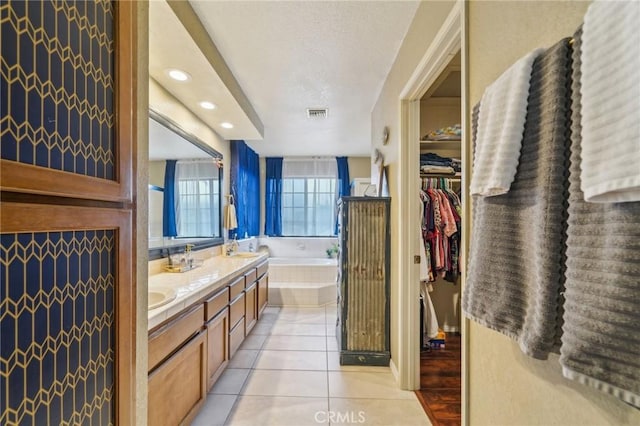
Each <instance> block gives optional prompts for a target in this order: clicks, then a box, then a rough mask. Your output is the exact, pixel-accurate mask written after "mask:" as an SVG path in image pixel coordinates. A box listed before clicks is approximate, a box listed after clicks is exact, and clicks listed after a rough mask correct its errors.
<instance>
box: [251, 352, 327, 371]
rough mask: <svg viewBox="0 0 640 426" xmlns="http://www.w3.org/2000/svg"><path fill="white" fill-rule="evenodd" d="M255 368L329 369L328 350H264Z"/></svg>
mask: <svg viewBox="0 0 640 426" xmlns="http://www.w3.org/2000/svg"><path fill="white" fill-rule="evenodd" d="M253 368H255V369H258V370H316V371H327V352H324V351H323V352H313V351H268V350H263V351H260V355H259V356H258V360H257V361H256V363H255V365H254V366H253Z"/></svg>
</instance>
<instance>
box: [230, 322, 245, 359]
mask: <svg viewBox="0 0 640 426" xmlns="http://www.w3.org/2000/svg"><path fill="white" fill-rule="evenodd" d="M243 340H244V318H242V319H241V320H240V322H239V323H238V324H236V326H235V327H234V328H233V329H232V330H231V331H230V332H229V359H231V358H232V357H233V355H234V354H235V353H236V351H237V350H238V348H239V347H240V344H241V343H242V341H243Z"/></svg>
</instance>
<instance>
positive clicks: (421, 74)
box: [397, 0, 469, 424]
mask: <svg viewBox="0 0 640 426" xmlns="http://www.w3.org/2000/svg"><path fill="white" fill-rule="evenodd" d="M465 19H466V4H465V2H464V1H462V0H458V1H456V3H455V4H454V6H453V8H452V10H451V12H450V13H449V15H448V16H447V18H446V19H445V21H444V23H443V24H442V26H441V27H440V30H439V31H438V33H437V34H436V36H435V38H434V41H433V43H432V44H431V45H430V46H429V48H428V49H427V51H426V52H425V54H424V56H423V57H422V59H421V60H420V62H419V63H418V65H417V67H416V69H415V71H414V72H413V74H412V75H411V77H410V79H409V81H408V82H407V84H406V85H405V87H404V89H403V90H402V92H401V93H400V117H401V119H400V167H399V169H400V191H399V192H400V193H401V194H402V197H401V200H400V206H399V208H400V212H399V214H400V217H401V218H402V220H401V221H400V246H399V250H400V259H401V264H400V278H399V282H400V283H401V286H400V302H399V303H400V312H403V313H404V314H403V315H401V316H400V325H399V330H402V332H401V333H399V336H400V345H399V351H398V352H399V353H398V357H397V358H398V360H399V362H398V363H397V366H398V376H399V377H398V378H399V382H400V387H401V388H402V389H408V390H416V389H419V388H420V342H419V340H420V339H419V334H420V309H419V306H418V300H419V297H420V290H419V286H418V285H417V283H418V282H419V281H420V278H419V268H418V265H416V264H414V261H413V259H414V255H416V254H417V253H419V243H418V239H417V238H416V227H415V226H414V224H416V223H419V221H420V217H419V212H418V208H417V204H416V199H417V195H418V192H419V190H420V184H419V179H418V178H417V176H419V171H420V170H419V156H420V145H419V143H418V141H419V140H420V136H421V135H420V99H421V98H422V96H423V95H424V94H425V92H426V91H427V90H428V89H429V87H430V86H431V85H432V84H433V83H434V82H435V81H436V79H437V78H438V76H439V75H440V74H441V73H442V71H443V70H444V69H445V68H446V66H447V64H448V63H449V62H450V60H451V59H452V58H453V56H454V55H455V54H456V53H457V52H458V51H459V50H461V51H462V57H463V62H462V107H461V109H462V111H461V117H462V123H461V124H462V127H463V129H465V112H464V111H465V104H466V86H465V80H466V69H465V65H466V62H465V58H466V53H465V49H466V42H465V40H464V37H463V34H464V25H465V24H464V21H465ZM463 132H464V130H463ZM464 138H465V134H463V141H464V140H465V139H464ZM462 160H463V164H467V153H466V147H465V144H464V142H463V143H462ZM462 182H463V185H464V184H465V182H466V173H465V170H463V177H462ZM463 187H464V186H463ZM463 203H464V205H465V206H468V204H469V202H468V199H466V194H465V193H464V192H463ZM465 215H466V211H465ZM465 220H467V219H465ZM463 229H464V226H463ZM464 238H465V237H464V235H463V243H462V247H461V253H463V254H464V253H465V250H466V245H465V242H464V241H465V240H464ZM465 258H466V256H462V259H461V260H462V261H464V259H465ZM462 269H463V271H462V272H463V273H462V286H463V285H464V268H462ZM462 288H463V287H462ZM466 325H467V324H466V320H465V319H463V320H462V324H461V331H462V334H463V342H462V351H463V354H462V356H463V367H462V377H463V381H462V393H463V400H462V416H463V417H462V419H463V424H465V423H466V419H465V415H466V406H465V405H466V398H465V390H466V388H467V386H466V383H465V367H464V363H465V362H466V348H467V345H466V344H465V342H464V339H465V338H466V335H467V333H466Z"/></svg>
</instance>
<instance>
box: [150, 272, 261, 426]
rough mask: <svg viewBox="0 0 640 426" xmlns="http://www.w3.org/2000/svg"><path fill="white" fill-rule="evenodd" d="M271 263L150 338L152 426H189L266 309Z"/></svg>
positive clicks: (172, 320)
mask: <svg viewBox="0 0 640 426" xmlns="http://www.w3.org/2000/svg"><path fill="white" fill-rule="evenodd" d="M267 268H268V262H263V263H262V264H260V265H258V266H257V267H256V268H252V269H250V270H249V271H248V272H246V273H245V274H243V275H241V276H240V277H237V278H235V279H233V280H231V281H230V282H229V284H228V285H225V286H224V287H223V288H221V289H219V290H217V291H216V292H215V293H214V294H212V295H211V296H209V297H207V298H205V299H204V300H201V301H199V302H197V304H196V305H195V306H192V307H191V308H188V309H187V310H186V311H184V312H183V313H181V314H179V315H178V316H177V317H176V318H174V319H170V320H169V321H168V322H167V323H166V324H164V325H161V326H160V327H159V328H157V329H155V330H153V331H152V332H151V333H150V334H149V362H148V371H149V396H148V398H149V399H148V423H149V424H150V425H178V424H189V423H190V422H191V421H192V420H193V418H194V417H195V415H196V414H197V412H198V411H199V410H200V408H201V406H202V404H203V403H204V401H205V399H206V396H207V391H208V390H209V389H211V387H212V386H213V385H214V384H215V382H216V380H218V378H219V377H220V375H221V374H222V372H223V371H224V369H225V368H226V367H227V364H228V363H229V360H230V359H231V357H232V356H233V355H234V354H235V353H236V351H237V350H238V347H239V346H240V344H242V342H243V341H244V338H245V336H246V335H247V334H248V333H249V332H250V331H251V329H252V328H253V327H254V326H255V325H256V323H257V321H258V317H259V315H260V313H261V312H262V310H264V308H265V306H266V305H267V289H268V277H267V275H268V274H267Z"/></svg>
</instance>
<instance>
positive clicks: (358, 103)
mask: <svg viewBox="0 0 640 426" xmlns="http://www.w3.org/2000/svg"><path fill="white" fill-rule="evenodd" d="M190 3H191V5H192V7H193V9H194V10H195V11H196V13H197V14H198V16H199V18H200V20H201V21H202V23H203V24H204V26H205V28H206V30H207V32H208V33H209V35H210V37H211V39H212V40H213V42H214V43H215V45H216V46H217V48H218V50H219V51H220V53H221V54H222V56H223V57H224V60H225V62H226V64H227V65H228V66H229V68H230V69H231V71H232V72H233V75H234V76H235V78H236V79H237V81H238V83H239V84H240V86H241V87H242V90H243V91H244V93H245V94H246V96H247V98H248V99H249V100H250V102H251V104H252V106H253V108H255V110H256V112H257V114H258V116H259V117H260V120H261V121H262V123H263V124H264V138H263V140H251V138H248V137H245V138H244V139H246V140H247V142H248V143H249V145H251V146H252V147H253V148H254V149H255V150H256V151H257V152H258V153H259V154H260V155H261V156H280V155H287V156H294V155H305V156H306V155H331V156H333V155H365V156H368V155H369V154H370V150H371V128H370V127H371V124H370V123H371V110H372V109H373V106H374V103H375V101H376V100H377V98H378V95H379V93H380V91H381V89H382V85H383V83H384V81H385V79H386V77H387V74H388V73H389V70H390V68H391V65H392V64H393V61H394V60H395V57H396V55H397V52H398V49H399V47H400V45H401V44H402V40H403V39H404V36H405V34H406V32H407V29H408V27H409V25H410V23H411V21H412V19H413V16H414V14H415V11H416V8H417V7H418V4H419V2H417V1H410V2H409V1H389V2H386V1H320V2H315V1H293V2H285V1H254V2H245V1H194V0H192V1H190ZM158 54H160V53H158ZM183 57H184V56H183ZM186 60H188V59H186ZM213 102H216V100H215V99H214V100H213ZM308 107H312V108H315V107H327V108H329V115H328V118H326V119H321V120H318V119H316V120H311V119H308V118H306V108H308ZM189 108H191V106H189Z"/></svg>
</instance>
